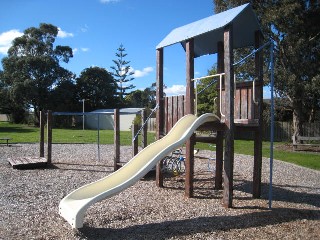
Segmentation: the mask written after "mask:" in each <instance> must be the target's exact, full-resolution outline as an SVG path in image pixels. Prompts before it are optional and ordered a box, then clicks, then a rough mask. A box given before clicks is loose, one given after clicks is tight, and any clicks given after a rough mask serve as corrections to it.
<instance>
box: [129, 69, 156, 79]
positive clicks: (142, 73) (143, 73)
mask: <svg viewBox="0 0 320 240" xmlns="http://www.w3.org/2000/svg"><path fill="white" fill-rule="evenodd" d="M131 71H134V74H133V77H134V78H140V77H144V76H147V75H148V74H149V73H151V72H153V67H145V68H144V69H142V70H134V69H133V68H132V69H131Z"/></svg>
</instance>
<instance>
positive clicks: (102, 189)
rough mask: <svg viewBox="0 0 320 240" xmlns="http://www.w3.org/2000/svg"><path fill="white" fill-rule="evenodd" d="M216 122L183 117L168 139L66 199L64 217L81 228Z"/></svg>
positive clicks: (206, 117) (213, 118) (208, 118)
mask: <svg viewBox="0 0 320 240" xmlns="http://www.w3.org/2000/svg"><path fill="white" fill-rule="evenodd" d="M214 121H219V119H218V118H217V116H215V115H214V114H210V113H207V114H204V115H202V116H200V117H199V118H197V117H196V116H195V115H193V114H188V115H186V116H184V117H182V118H181V119H180V120H179V121H178V122H177V124H176V125H175V126H174V127H173V128H172V129H171V131H170V132H169V133H168V134H167V135H166V136H164V137H163V138H161V139H159V140H158V141H156V142H154V143H152V144H150V145H148V146H147V147H146V148H144V149H143V150H142V151H140V152H139V153H138V154H137V155H135V156H134V157H133V158H132V159H131V160H130V161H129V162H128V163H127V164H125V165H124V166H122V167H121V168H120V169H118V170H117V171H115V172H113V173H112V174H110V175H108V176H106V177H104V178H102V179H100V180H98V181H96V182H93V183H90V184H87V185H85V186H82V187H80V188H78V189H76V190H74V191H73V192H71V193H69V194H68V195H67V196H66V197H64V198H63V199H62V200H61V201H60V204H59V213H60V215H61V216H62V217H64V218H65V219H66V220H67V221H68V223H69V224H70V225H71V226H72V227H73V228H81V227H82V226H83V218H84V214H85V212H86V210H87V209H88V208H89V207H90V206H91V205H92V204H94V203H96V202H99V201H101V200H103V199H106V198H108V197H111V196H113V195H115V194H117V193H119V192H121V191H123V190H124V189H126V188H128V187H130V186H132V185H133V184H134V183H136V182H137V181H138V180H140V179H141V178H142V177H144V176H145V175H146V174H147V173H148V172H149V171H150V170H151V169H152V168H153V167H154V166H155V165H156V163H157V162H159V161H160V160H162V159H163V158H164V157H165V156H167V155H168V154H169V153H170V152H172V151H173V150H175V149H176V148H178V147H179V146H181V145H182V144H184V142H185V141H186V140H187V139H188V138H190V136H191V135H192V134H193V132H194V131H195V130H196V129H197V128H198V127H199V126H200V125H202V124H204V123H206V122H214Z"/></svg>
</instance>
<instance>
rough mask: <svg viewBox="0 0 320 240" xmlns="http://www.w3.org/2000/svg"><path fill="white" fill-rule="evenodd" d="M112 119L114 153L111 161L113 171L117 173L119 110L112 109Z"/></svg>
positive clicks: (118, 162) (118, 161)
mask: <svg viewBox="0 0 320 240" xmlns="http://www.w3.org/2000/svg"><path fill="white" fill-rule="evenodd" d="M113 114H114V118H113V125H114V133H113V152H114V159H113V170H114V171H117V170H118V169H119V168H120V165H119V164H120V119H119V117H120V114H119V109H117V108H116V109H114V113H113Z"/></svg>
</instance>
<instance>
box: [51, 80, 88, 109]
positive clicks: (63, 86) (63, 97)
mask: <svg viewBox="0 0 320 240" xmlns="http://www.w3.org/2000/svg"><path fill="white" fill-rule="evenodd" d="M50 98H51V99H52V100H51V101H50V103H49V109H51V110H52V111H55V112H72V111H74V112H77V111H82V104H81V99H79V96H78V89H77V86H76V84H75V82H74V81H63V82H60V83H58V85H57V86H56V87H55V88H54V91H53V92H52V94H51V96H50Z"/></svg>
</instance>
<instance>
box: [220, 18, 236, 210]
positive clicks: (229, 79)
mask: <svg viewBox="0 0 320 240" xmlns="http://www.w3.org/2000/svg"><path fill="white" fill-rule="evenodd" d="M224 69H225V113H224V114H225V125H226V131H225V152H224V158H225V159H224V167H223V180H224V189H223V205H224V207H227V208H229V207H232V200H233V162H234V70H233V27H232V25H231V24H230V25H228V26H227V27H225V29H224Z"/></svg>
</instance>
